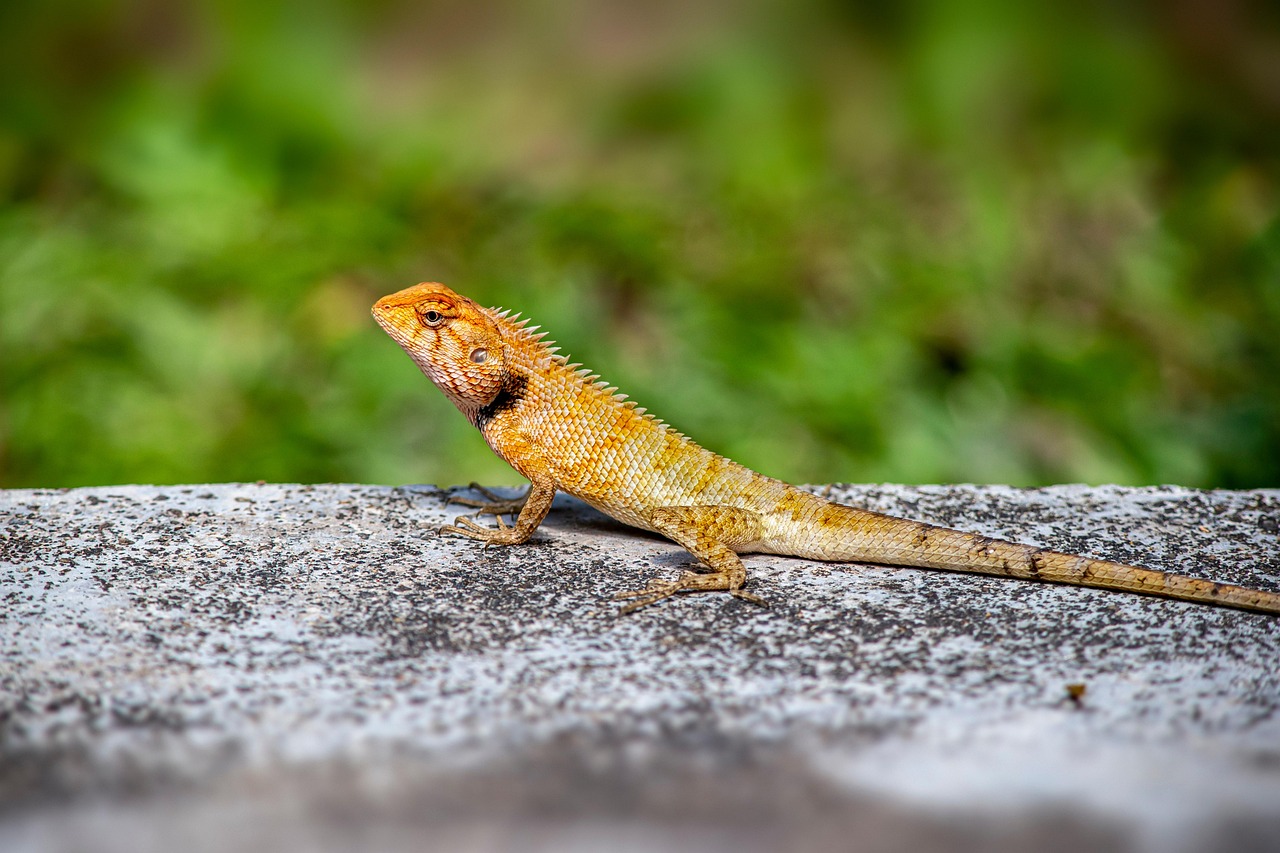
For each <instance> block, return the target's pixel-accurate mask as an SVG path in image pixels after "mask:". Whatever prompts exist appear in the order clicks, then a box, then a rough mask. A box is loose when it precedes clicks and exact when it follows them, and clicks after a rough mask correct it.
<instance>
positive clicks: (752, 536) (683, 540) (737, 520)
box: [614, 506, 765, 613]
mask: <svg viewBox="0 0 1280 853" xmlns="http://www.w3.org/2000/svg"><path fill="white" fill-rule="evenodd" d="M648 520H649V523H650V524H651V525H652V526H653V529H654V530H656V531H658V532H659V533H661V534H662V535H664V536H667V537H669V538H671V539H673V540H675V541H676V542H677V543H678V544H680V545H682V546H684V548H686V549H687V550H688V551H689V552H690V553H691V554H693V555H694V556H695V557H697V558H698V559H699V560H701V561H702V562H703V563H705V564H706V565H707V566H709V567H710V568H711V571H710V572H682V573H681V574H680V576H679V577H678V578H676V579H675V580H669V581H662V580H655V581H653V582H651V583H650V584H649V586H648V587H647V588H646V589H642V590H638V591H636V592H620V593H617V594H616V595H615V596H614V598H616V599H627V598H631V599H635V600H634V601H631V602H630V603H628V604H624V605H623V606H622V608H621V612H622V613H630V612H631V611H633V610H637V609H639V608H641V607H644V606H645V605H647V604H653V603H654V602H655V601H661V600H662V599H664V598H669V597H670V596H672V595H675V594H676V593H677V592H685V591H689V592H703V591H724V592H728V593H729V594H730V595H732V596H734V597H736V598H741V599H743V600H744V601H750V602H751V603H753V604H760V605H763V604H764V603H765V602H764V600H763V599H761V598H760V597H759V596H755V595H752V594H751V593H749V592H744V591H743V589H742V585H743V584H745V583H746V582H747V569H746V566H744V565H742V560H741V559H740V558H739V557H738V555H737V553H736V552H735V551H734V548H739V547H744V546H747V545H750V544H751V543H753V542H756V541H757V540H759V538H760V530H761V523H760V516H759V514H757V513H754V512H750V511H748V510H744V509H736V508H734V507H723V506H675V507H659V508H658V509H655V510H652V511H651V512H650V513H649V516H648Z"/></svg>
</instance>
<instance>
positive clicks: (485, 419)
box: [471, 370, 529, 429]
mask: <svg viewBox="0 0 1280 853" xmlns="http://www.w3.org/2000/svg"><path fill="white" fill-rule="evenodd" d="M528 387H529V377H528V376H526V375H525V374H523V373H514V372H512V371H510V370H508V371H504V372H503V374H502V388H501V390H499V391H498V393H497V395H496V396H494V398H493V399H492V400H490V401H489V403H488V404H487V405H485V406H483V407H481V408H480V409H479V410H477V411H476V413H475V415H474V416H472V418H471V422H472V423H473V424H475V425H476V428H477V429H484V428H485V427H487V426H488V425H489V422H490V421H492V420H493V419H494V418H496V417H497V416H498V415H500V414H502V413H503V412H506V411H510V410H511V409H514V408H515V407H516V406H518V405H519V404H520V401H521V400H523V399H524V394H525V391H526V389H528Z"/></svg>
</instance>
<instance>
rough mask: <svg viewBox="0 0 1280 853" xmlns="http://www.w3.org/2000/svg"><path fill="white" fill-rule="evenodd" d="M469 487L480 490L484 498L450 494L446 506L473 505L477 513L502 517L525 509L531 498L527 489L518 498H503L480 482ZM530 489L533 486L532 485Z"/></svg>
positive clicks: (476, 490) (474, 490)
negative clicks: (479, 499)
mask: <svg viewBox="0 0 1280 853" xmlns="http://www.w3.org/2000/svg"><path fill="white" fill-rule="evenodd" d="M467 488H469V489H471V491H473V492H479V493H480V495H481V496H482V497H483V498H484V500H482V501H478V500H476V499H475V498H460V497H457V496H456V495H449V497H447V498H445V501H444V503H445V506H448V505H449V504H461V505H462V506H469V507H473V508H474V509H475V511H476V515H496V516H498V517H499V518H501V517H502V516H504V515H515V514H516V513H518V512H520V511H521V510H523V509H524V505H525V503H527V502H528V500H529V491H528V490H526V491H525V493H524V494H523V495H521V496H520V497H518V498H503V497H499V496H498V495H496V494H494V493H493V492H491V491H489V490H488V489H486V488H485V487H484V486H482V485H480V484H479V483H472V484H471V485H470V486H468V487H467ZM529 488H530V489H532V488H533V487H532V486H530V487H529Z"/></svg>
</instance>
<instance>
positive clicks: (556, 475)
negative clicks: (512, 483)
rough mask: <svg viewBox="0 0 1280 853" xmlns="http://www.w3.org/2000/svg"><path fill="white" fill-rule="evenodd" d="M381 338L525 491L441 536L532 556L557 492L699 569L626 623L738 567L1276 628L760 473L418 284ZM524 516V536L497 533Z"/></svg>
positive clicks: (1213, 594)
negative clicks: (1024, 591) (997, 579)
mask: <svg viewBox="0 0 1280 853" xmlns="http://www.w3.org/2000/svg"><path fill="white" fill-rule="evenodd" d="M373 316H374V318H375V320H376V321H377V322H378V324H379V325H380V326H381V327H382V329H383V330H384V331H386V332H387V334H388V335H390V336H391V338H392V339H393V340H395V342H396V343H398V344H399V345H400V347H401V348H402V349H403V350H404V351H405V352H406V353H407V354H408V355H409V357H410V358H411V359H413V361H414V362H415V363H416V364H417V365H418V367H419V368H420V369H421V370H422V372H423V373H424V374H426V376H427V377H428V378H429V379H430V380H431V381H432V382H433V383H434V384H435V385H436V387H438V388H439V389H440V390H441V391H442V392H444V395H445V396H446V397H447V398H449V400H450V401H451V402H452V403H453V404H454V405H455V406H456V407H457V408H458V409H459V411H461V412H462V414H463V415H465V416H466V417H467V419H468V420H469V421H470V422H471V423H472V425H474V426H475V427H476V428H478V429H479V430H480V432H481V434H482V435H483V436H484V439H485V441H486V442H487V443H488V445H489V447H490V448H491V449H492V450H493V451H494V452H495V453H497V454H498V456H499V457H501V458H502V459H503V460H505V461H506V462H507V463H508V464H510V465H511V466H512V467H513V468H514V469H515V470H516V471H518V472H519V473H520V474H521V475H522V476H524V477H525V478H526V479H528V480H529V489H528V491H527V493H526V494H525V495H524V496H523V497H522V498H520V499H517V500H513V501H499V500H496V499H495V497H496V496H494V495H492V494H491V493H489V494H486V497H489V498H490V499H491V502H488V503H486V502H481V501H475V500H471V499H460V498H454V499H453V500H454V501H455V502H459V503H464V504H470V505H471V506H473V507H478V508H479V512H478V513H477V515H479V514H481V513H489V514H493V515H495V516H496V518H497V527H488V526H484V525H481V524H478V523H476V521H474V520H472V519H471V518H467V517H459V518H457V519H455V521H454V523H453V524H451V525H446V526H445V527H442V528H441V529H440V533H441V534H452V535H459V536H463V537H467V538H470V539H474V540H478V541H480V542H482V543H485V545H486V546H488V545H495V546H505V545H517V544H520V543H523V542H527V541H528V540H529V538H530V536H532V535H533V532H534V531H535V530H536V529H537V527H538V525H539V524H541V523H542V521H543V519H545V518H546V516H547V512H548V511H549V510H550V508H551V502H552V499H553V498H554V497H555V494H556V492H557V491H563V492H566V493H568V494H570V495H573V496H575V497H577V498H579V499H581V500H583V501H584V502H586V503H587V504H589V505H591V506H593V507H595V508H596V509H597V510H599V511H601V512H603V513H605V514H606V515H609V516H612V517H613V518H615V519H617V520H619V521H621V522H623V523H624V524H628V525H631V526H634V527H638V528H641V529H644V530H648V531H652V532H654V533H658V534H660V535H662V536H665V537H667V538H669V539H671V540H673V541H675V542H676V543H677V544H679V545H680V546H682V547H684V548H685V549H686V550H688V551H689V552H690V553H691V554H692V555H693V556H694V557H696V558H697V559H698V561H699V562H700V563H701V564H703V566H705V570H700V571H683V572H681V574H680V575H679V576H678V577H675V578H673V579H669V580H663V579H655V580H653V581H651V582H650V583H649V585H648V586H646V587H644V588H643V589H640V590H636V591H626V592H619V593H617V594H616V595H615V599H616V600H619V601H626V602H627V603H626V604H624V605H622V607H621V612H622V613H627V612H630V611H633V610H636V609H637V608H640V607H644V606H646V605H649V604H653V603H655V602H658V601H661V600H662V599H665V598H668V597H670V596H672V595H675V594H676V593H680V592H697V591H723V592H727V593H729V594H730V595H732V596H736V597H737V598H740V599H743V600H746V601H749V602H753V603H756V604H764V603H765V602H764V601H763V600H762V599H761V598H760V597H759V596H757V595H755V594H754V593H752V592H749V591H747V590H746V589H744V588H743V587H744V586H745V584H746V582H747V571H746V568H745V566H744V565H743V562H742V559H741V557H740V556H739V555H740V554H744V553H764V554H777V555H785V556H792V557H801V558H805V559H810V560H820V561H832V562H858V563H872V564H882V565H893V566H910V567H918V568H930V569H944V570H951V571H960V572H976V573H982V574H988V575H998V576H1005V577H1012V578H1021V579H1025V580H1034V581H1047V582H1056V583H1062V584H1071V585H1077V586H1088V587H1100V588H1103V589H1111V590H1126V591H1130V592H1137V593H1148V594H1151V595H1157V596H1164V597H1167V598H1175V599H1182V600H1186V601H1192V602H1199V603H1203V604H1213V605H1219V606H1224V607H1233V608H1239V609H1243V610H1253V611H1260V612H1263V613H1272V614H1280V593H1276V592H1268V591H1264V590H1257V589H1248V588H1245V587H1241V586H1235V585H1232V584H1227V583H1218V582H1215V581H1210V580H1202V579H1199V578H1194V577H1188V576H1185V575H1180V574H1175V573H1172V572H1164V571H1155V570H1152V569H1145V568H1141V567H1138V566H1131V565H1126V564H1123V563H1117V562H1112V561H1109V560H1101V559H1094V558H1091V557H1086V556H1081V555H1077V554H1068V553H1063V552H1059V551H1053V550H1050V549H1047V548H1040V547H1036V546H1033V545H1025V544H1019V543H1015V542H1011V541H1006V540H1003V539H997V538H992V537H988V536H984V535H980V534H977V533H966V532H963V531H960V530H955V529H952V528H948V527H943V526H939V525H935V524H930V523H927V522H923V521H914V520H911V519H907V518H899V517H896V516H891V515H886V514H883V513H878V512H873V511H870V510H866V509H859V508H857V507H853V506H848V505H845V504H840V503H836V502H834V501H830V500H827V499H825V498H823V497H820V496H818V495H815V494H812V493H810V492H806V491H804V490H802V489H798V488H796V487H794V486H792V485H789V484H787V483H785V482H783V481H781V480H776V479H773V478H771V477H767V476H765V475H763V474H758V473H756V472H755V471H752V470H751V469H749V468H746V467H745V466H742V465H739V464H738V463H736V462H733V461H731V460H729V459H726V458H725V457H723V456H720V455H718V454H716V453H713V452H711V451H709V450H706V449H704V448H703V447H701V446H699V445H698V444H696V443H695V442H694V441H693V440H692V439H690V438H688V437H687V436H685V435H684V434H682V433H680V432H678V431H677V430H675V429H674V428H672V427H671V426H669V425H668V424H666V423H665V422H664V421H662V420H660V419H658V418H656V417H654V416H653V415H652V414H651V413H649V412H647V411H646V410H645V409H644V408H642V407H640V406H637V405H636V404H635V402H634V401H633V400H630V399H628V397H627V395H625V394H622V393H619V392H618V389H617V388H616V387H613V386H610V385H608V384H607V383H606V382H604V381H603V380H601V379H600V377H599V376H598V375H596V374H593V373H592V372H591V371H589V370H587V369H586V368H583V367H582V366H581V365H580V364H576V363H570V362H569V360H568V359H567V358H566V357H565V356H563V355H561V354H560V352H559V348H558V347H556V346H555V345H554V344H553V343H552V342H550V341H547V340H545V337H546V334H547V333H546V332H543V331H539V330H540V328H541V327H539V326H533V325H530V324H529V320H528V319H527V318H526V319H520V315H519V314H515V315H512V314H511V312H509V311H504V310H501V309H498V308H485V307H482V306H481V305H480V304H479V303H477V302H475V301H473V300H471V299H469V298H467V297H465V296H462V295H460V294H458V293H455V292H454V291H453V290H451V289H450V288H448V287H446V286H445V285H443V284H439V283H435V282H423V283H421V284H416V285H414V286H412V287H408V288H405V289H404V290H401V291H399V292H397V293H393V294H390V295H389V296H385V297H383V298H382V299H380V300H378V302H377V303H376V304H375V305H374V306H373ZM504 514H512V515H514V516H515V523H514V526H509V525H507V524H506V523H505V522H504V521H503V515H504Z"/></svg>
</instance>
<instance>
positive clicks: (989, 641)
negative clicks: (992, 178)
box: [0, 485, 1280, 851]
mask: <svg viewBox="0 0 1280 853" xmlns="http://www.w3.org/2000/svg"><path fill="white" fill-rule="evenodd" d="M445 494H446V493H444V492H442V491H441V490H438V489H435V488H431V487H412V488H398V489H392V488H379V487H369V486H343V485H325V486H280V485H258V486H255V485H214V486H164V487H153V486H129V487H109V488H95V489H77V490H70V491H45V490H36V491H7V492H0V600H2V601H3V605H2V606H0V849H3V850H5V851H27V850H30V851H35V850H73V849H95V850H117V849H118V850H122V851H123V850H130V851H135V850H168V849H177V848H179V847H181V848H185V849H192V850H230V849H235V850H266V849H277V848H281V847H283V848H295V849H296V848H300V847H301V848H306V849H314V850H365V849H370V848H372V847H380V848H384V849H424V848H426V849H449V850H455V849H476V850H499V849H501V850H506V849H536V850H542V849H545V850H564V849H595V848H597V847H606V846H607V847H608V848H610V849H630V850H651V849H670V848H672V847H681V848H686V849H688V848H697V849H710V850H720V849H724V850H735V851H744V850H772V849H848V848H852V847H858V848H859V849H862V850H901V849H917V850H927V849H972V850H992V849H1004V850H1068V849H1071V850H1079V849H1090V850H1099V849H1115V850H1247V849H1264V850H1265V849H1273V850H1280V620H1277V619H1275V618H1273V617H1268V616H1263V615H1255V614H1248V613H1242V612H1236V611H1228V610H1221V609H1214V608H1210V607H1203V606H1196V605H1190V604H1183V603H1179V602H1173V601H1165V600H1160V599H1154V598H1144V597H1139V596H1132V595H1124V594H1120V593H1112V592H1104V591H1096V590H1085V589H1079V588H1070V587H1054V586H1047V585H1038V584H1032V583H1023V582H1018V581H1013V580H1005V579H995V578H984V577H980V576H974V575H960V574H948V573H941V572H930V571H922V570H915V569H891V568H885V567H866V566H856V565H828V564H816V563H810V562H806V561H801V560H792V559H784V558H775V557H754V558H749V559H748V561H747V562H748V566H749V567H750V568H751V570H752V573H753V580H752V589H753V590H754V591H755V592H757V593H758V594H760V595H762V596H764V597H765V598H766V599H768V600H769V601H770V602H771V603H772V605H773V606H772V607H770V608H768V609H761V608H756V607H753V606H752V605H749V604H745V603H743V602H740V601H736V600H733V599H730V598H728V597H726V596H720V595H703V596H685V597H681V598H679V599H677V600H675V601H670V602H666V603H663V604H660V605H658V606H655V607H651V608H648V609H645V610H642V611H639V612H637V613H635V614H632V615H630V616H627V617H622V618H619V617H618V616H617V615H616V609H615V607H614V605H613V603H612V602H610V601H609V600H608V597H609V595H610V594H611V593H613V592H615V591H618V590H621V589H631V588H636V587H638V586H640V585H643V584H644V583H645V582H646V581H647V580H648V578H650V577H651V576H653V575H655V574H668V573H673V572H676V571H678V570H680V569H681V568H682V567H684V566H685V565H686V564H687V558H686V556H685V555H684V554H683V552H681V551H680V549H679V548H677V547H676V546H674V545H673V544H671V543H669V542H666V541H664V540H662V539H658V538H655V537H650V536H647V535H644V534H641V533H638V532H636V531H633V530H630V529H627V528H624V527H622V526H620V525H617V524H615V523H614V522H612V521H611V520H609V519H606V518H604V517H603V516H600V515H598V514H596V513H595V512H594V511H592V510H590V509H589V508H586V507H584V506H583V505H582V504H580V503H578V502H576V501H573V500H569V499H565V498H563V497H562V498H559V499H557V505H556V508H555V509H554V510H553V511H552V515H551V517H550V519H549V520H548V521H547V523H546V524H544V526H543V528H542V529H541V530H540V531H539V533H538V534H537V536H536V537H535V541H534V542H533V543H531V544H529V545H527V546H524V547H517V548H510V549H489V550H484V549H481V548H479V547H478V546H476V544H475V543H472V542H469V541H465V540H461V539H456V538H445V537H440V536H437V535H436V534H435V533H434V530H435V528H438V527H439V526H440V525H441V524H443V523H445V522H446V520H447V519H448V518H450V517H452V516H453V515H455V514H457V512H458V509H459V508H457V507H446V506H445V503H444V500H443V498H444V496H445ZM832 496H833V497H835V498H837V499H840V500H845V501H847V502H850V503H856V504H858V505H861V506H866V507H868V508H871V509H877V510H881V511H886V512H892V513H895V514H899V515H907V516H910V517H914V518H920V519H924V520H928V521H932V522H936V523H941V524H947V525H951V526H956V527H962V528H964V529H971V530H974V531H978V532H981V533H985V534H989V535H997V536H1002V537H1005V538H1012V539H1017V540H1021V541H1027V542H1033V543H1037V544H1043V545H1048V546H1051V547H1054V548H1057V549H1060V550H1067V551H1077V552H1083V553H1088V554H1092V555H1096V556H1100V557H1106V558H1111V559H1119V560H1124V561H1129V562H1134V563H1138V564H1140V565H1145V566H1150V567H1152V568H1157V569H1168V570H1175V571H1180V572H1183V573H1187V574H1194V575H1199V576H1203V577H1208V578H1213V579H1217V580H1224V581H1229V582H1232V583H1240V584H1245V585H1250V586H1257V587H1261V588H1266V589H1280V542H1278V541H1277V529H1280V491H1275V490H1268V491H1252V492H1197V491H1191V490H1185V489H1177V488H1153V489H1121V488H1114V487H1106V488H1096V489H1093V488H1085V487H1076V486H1069V487H1058V488H1051V489H1040V490H1027V491H1024V490H1016V489H1010V488H1002V487H991V488H976V487H971V486H957V487H921V488H907V487H896V486H862V487H852V486H850V487H837V488H836V489H835V490H834V491H833V494H832ZM1069 684H1083V685H1084V686H1085V689H1086V692H1085V694H1084V696H1083V697H1082V698H1081V699H1080V701H1078V702H1077V701H1073V700H1072V699H1071V698H1069V696H1068V693H1067V685H1069Z"/></svg>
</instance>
